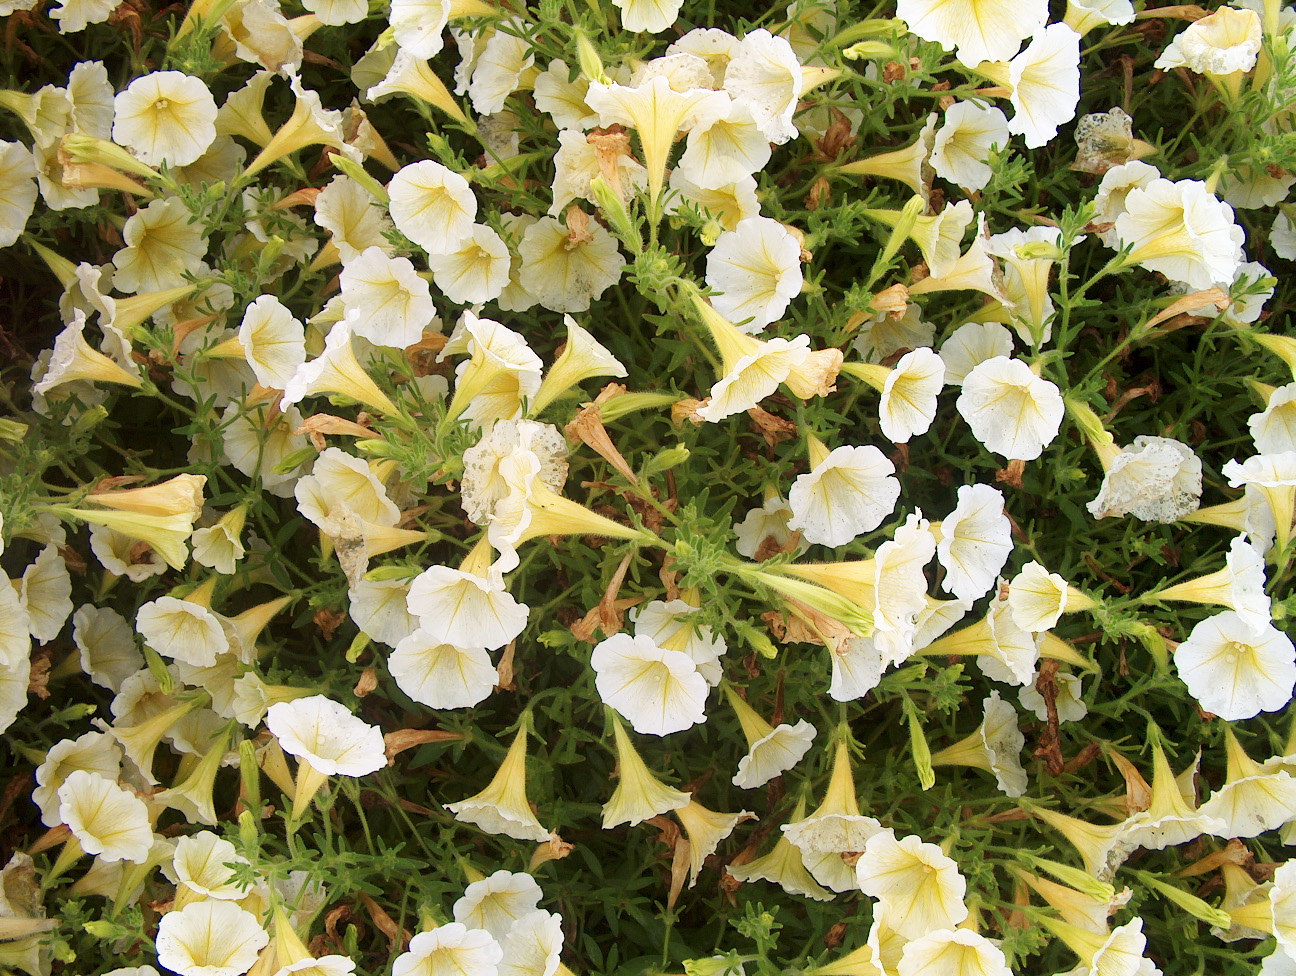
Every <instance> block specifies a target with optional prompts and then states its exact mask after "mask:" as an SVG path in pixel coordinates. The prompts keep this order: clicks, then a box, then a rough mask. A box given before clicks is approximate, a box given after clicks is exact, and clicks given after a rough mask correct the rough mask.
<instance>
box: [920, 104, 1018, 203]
mask: <svg viewBox="0 0 1296 976" xmlns="http://www.w3.org/2000/svg"><path fill="white" fill-rule="evenodd" d="M1008 137H1009V130H1008V120H1007V119H1006V118H1004V114H1003V112H1001V111H999V109H997V108H984V107H982V106H980V105H978V104H977V103H976V102H970V101H966V102H957V103H955V104H954V105H951V106H950V107H949V108H948V109H946V111H945V117H944V119H943V120H942V121H941V124H940V128H938V129H937V130H936V135H935V139H934V141H933V143H932V151H931V167H932V169H934V170H935V171H936V175H937V176H939V177H940V178H941V179H943V180H949V181H950V182H951V183H956V184H957V185H959V186H961V187H962V188H963V189H965V190H968V191H969V192H970V191H973V190H981V189H984V188H985V186H986V184H987V183H989V182H990V177H991V176H992V175H993V171H992V170H991V168H990V164H989V163H987V162H986V160H987V159H988V158H989V157H990V153H991V152H993V151H995V150H999V149H1002V148H1004V147H1005V146H1006V145H1008Z"/></svg>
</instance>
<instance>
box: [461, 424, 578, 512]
mask: <svg viewBox="0 0 1296 976" xmlns="http://www.w3.org/2000/svg"><path fill="white" fill-rule="evenodd" d="M521 454H530V455H533V456H534V457H535V459H536V461H537V462H538V464H539V477H540V480H541V481H543V482H544V483H545V485H547V486H548V487H549V488H551V489H552V490H554V491H561V490H562V486H563V482H565V481H566V480H567V441H566V440H565V439H564V438H563V436H562V433H561V432H560V431H559V430H558V428H557V427H554V426H553V425H552V424H542V423H538V422H537V421H534V420H497V421H495V423H494V424H492V425H491V428H490V430H489V431H488V432H487V433H486V434H485V436H483V437H482V439H481V440H479V441H478V442H477V443H476V445H474V446H473V447H470V448H468V450H466V451H464V455H463V466H464V470H463V477H462V478H461V479H460V485H459V491H460V495H461V499H460V503H461V504H462V505H463V509H464V512H465V513H466V514H467V516H468V518H469V519H470V520H471V521H473V522H475V523H477V524H478V525H486V524H487V523H488V522H490V520H491V518H492V515H493V513H494V510H495V506H496V504H497V503H498V502H500V501H501V500H502V499H503V498H504V497H505V496H507V495H508V494H509V491H510V490H511V489H510V484H509V479H508V477H507V471H506V468H507V461H508V459H509V458H514V457H516V456H518V455H521Z"/></svg>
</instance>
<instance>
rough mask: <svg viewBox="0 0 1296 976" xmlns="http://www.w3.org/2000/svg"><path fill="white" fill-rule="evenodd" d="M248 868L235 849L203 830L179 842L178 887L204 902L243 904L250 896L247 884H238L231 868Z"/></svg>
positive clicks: (176, 860) (176, 861)
mask: <svg viewBox="0 0 1296 976" xmlns="http://www.w3.org/2000/svg"><path fill="white" fill-rule="evenodd" d="M231 864H243V865H246V864H248V860H247V858H244V857H240V856H239V854H238V853H237V852H236V851H235V850H234V845H233V844H231V843H230V842H229V841H227V840H225V839H223V838H221V837H218V836H217V835H216V834H214V833H212V832H211V831H210V830H200V831H198V833H196V834H193V835H191V836H189V837H181V838H180V839H179V840H178V841H176V848H175V857H174V858H173V860H172V865H171V866H172V870H173V871H174V872H175V876H176V881H177V883H178V884H180V885H183V886H184V887H186V888H188V889H189V890H190V891H191V892H193V893H194V894H197V895H201V896H202V897H203V898H216V899H219V900H220V901H239V900H240V899H242V898H244V897H246V896H247V893H248V889H247V885H246V884H236V883H235V882H234V871H233V869H232V868H231V867H229V865H231Z"/></svg>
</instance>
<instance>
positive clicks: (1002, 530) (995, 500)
mask: <svg viewBox="0 0 1296 976" xmlns="http://www.w3.org/2000/svg"><path fill="white" fill-rule="evenodd" d="M1011 554H1012V523H1011V522H1010V521H1009V520H1008V516H1007V514H1006V513H1005V512H1004V497H1003V492H1001V491H1000V490H999V489H998V488H993V487H991V486H990V485H964V486H963V487H961V488H959V490H958V505H957V506H955V508H954V511H952V512H950V514H949V517H948V518H946V519H945V521H944V522H942V523H941V527H940V542H939V543H938V544H937V546H936V558H937V560H939V562H940V564H941V565H942V566H944V567H945V574H946V575H945V581H944V584H943V585H944V587H945V589H946V590H947V591H948V592H950V593H953V594H954V595H955V596H956V597H958V598H959V599H960V600H966V601H969V602H970V601H973V600H977V599H979V598H981V597H982V596H984V595H985V594H986V593H988V592H990V588H991V587H992V586H994V582H995V579H996V578H997V577H998V576H999V571H1000V570H1001V569H1003V566H1004V563H1006V562H1007V561H1008V557H1009V555H1011Z"/></svg>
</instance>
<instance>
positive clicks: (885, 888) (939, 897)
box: [855, 830, 968, 939]
mask: <svg viewBox="0 0 1296 976" xmlns="http://www.w3.org/2000/svg"><path fill="white" fill-rule="evenodd" d="M855 877H856V880H857V881H858V883H859V887H860V890H861V891H863V892H864V893H865V894H866V895H872V896H873V897H874V898H876V899H878V901H879V902H881V903H882V904H883V905H884V906H885V911H886V916H887V922H888V924H889V925H890V926H892V927H893V928H894V929H895V930H896V931H897V932H899V933H900V934H901V935H903V936H904V937H905V938H907V939H920V938H922V937H923V936H925V935H926V934H927V933H929V932H933V931H936V930H938V929H949V928H953V927H954V926H956V925H958V924H959V923H960V922H962V921H963V920H964V919H965V918H967V915H968V910H967V906H966V905H964V904H963V896H964V894H965V893H966V891H967V882H966V881H964V879H963V876H962V875H961V874H959V870H958V865H957V864H955V863H954V861H953V860H952V859H951V858H950V857H948V856H947V855H946V854H945V853H944V852H942V851H941V849H940V848H939V847H937V846H936V845H935V844H924V843H923V842H922V840H921V839H919V838H918V837H915V836H913V835H910V836H908V837H903V838H900V839H897V838H896V835H895V833H894V831H891V830H884V831H881V832H880V833H877V834H875V835H874V836H873V837H871V838H870V839H869V842H868V844H867V845H866V846H865V848H864V853H863V855H862V856H861V857H860V859H859V860H858V861H857V862H856V863H855Z"/></svg>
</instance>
